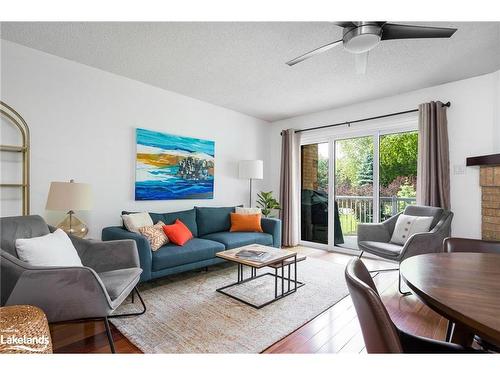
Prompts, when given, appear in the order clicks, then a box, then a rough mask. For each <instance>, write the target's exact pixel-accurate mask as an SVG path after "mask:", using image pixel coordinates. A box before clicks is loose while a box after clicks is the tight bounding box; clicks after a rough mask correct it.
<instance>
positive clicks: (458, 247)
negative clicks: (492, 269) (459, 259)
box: [443, 237, 500, 353]
mask: <svg viewBox="0 0 500 375" xmlns="http://www.w3.org/2000/svg"><path fill="white" fill-rule="evenodd" d="M443 251H444V252H445V253H490V254H492V253H493V254H500V242H498V241H484V240H476V239H472V238H459V237H448V238H445V240H444V241H443ZM452 332H453V322H451V321H450V322H448V329H447V330H446V341H450V339H451V334H452ZM476 341H477V342H478V343H479V344H480V345H481V346H482V347H483V348H485V349H488V350H492V351H495V352H497V353H498V352H500V348H499V347H498V346H496V345H494V344H491V343H489V342H487V341H485V340H482V339H481V338H480V337H477V336H476Z"/></svg>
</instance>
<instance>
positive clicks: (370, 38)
mask: <svg viewBox="0 0 500 375" xmlns="http://www.w3.org/2000/svg"><path fill="white" fill-rule="evenodd" d="M381 37H382V26H381V25H379V24H376V23H375V24H370V23H363V24H361V25H359V26H356V27H352V28H344V35H343V37H342V41H343V44H344V48H345V49H346V50H348V51H349V52H352V53H364V52H367V51H369V50H371V49H372V48H373V47H375V46H376V45H377V44H378V43H379V42H380V39H381Z"/></svg>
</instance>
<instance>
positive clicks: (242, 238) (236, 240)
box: [203, 232, 273, 249]
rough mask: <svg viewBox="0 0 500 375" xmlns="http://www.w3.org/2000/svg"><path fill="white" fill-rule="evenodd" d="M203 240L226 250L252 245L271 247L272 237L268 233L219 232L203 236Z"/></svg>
mask: <svg viewBox="0 0 500 375" xmlns="http://www.w3.org/2000/svg"><path fill="white" fill-rule="evenodd" d="M203 238H204V239H208V240H212V241H217V242H220V243H223V244H224V246H225V247H226V249H234V248H235V247H240V246H245V245H251V244H254V243H257V244H260V245H268V246H272V245H273V236H271V235H270V234H269V233H257V232H219V233H211V234H207V235H205V236H203Z"/></svg>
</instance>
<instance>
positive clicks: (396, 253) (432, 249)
mask: <svg viewBox="0 0 500 375" xmlns="http://www.w3.org/2000/svg"><path fill="white" fill-rule="evenodd" d="M403 213H404V214H405V215H412V216H432V217H433V218H434V220H433V221H432V223H431V227H430V231H429V232H426V233H415V234H414V235H413V236H411V237H410V238H408V240H407V241H406V243H405V244H404V246H402V245H398V244H394V243H391V242H390V241H391V237H392V233H393V232H394V227H395V226H396V221H397V220H398V217H399V215H400V214H401V213H399V214H397V215H395V216H393V217H391V218H389V219H387V220H386V221H384V222H382V223H378V224H358V248H359V250H361V254H360V255H359V257H360V258H361V256H362V255H363V253H364V252H367V253H370V254H374V255H377V256H379V257H381V258H384V259H388V260H392V261H395V262H398V265H399V263H401V262H402V261H403V260H405V259H406V258H410V257H412V256H415V255H419V254H427V253H438V252H442V251H443V241H444V239H445V238H446V237H449V236H450V232H451V221H452V219H453V213H452V212H451V211H447V210H444V209H442V208H439V207H429V206H407V207H406V208H405V210H404V212H403ZM398 268H399V267H398ZM399 292H400V293H401V294H405V293H403V292H402V291H401V277H399Z"/></svg>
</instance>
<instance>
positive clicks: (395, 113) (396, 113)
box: [281, 102, 451, 134]
mask: <svg viewBox="0 0 500 375" xmlns="http://www.w3.org/2000/svg"><path fill="white" fill-rule="evenodd" d="M450 105H451V103H450V102H447V103H444V104H443V105H442V107H449V106H450ZM412 112H418V109H410V110H408V111H402V112H394V113H389V114H387V115H381V116H375V117H367V118H363V119H360V120H354V121H344V122H339V123H337V124H330V125H321V126H315V127H313V128H307V129H300V130H296V131H295V133H302V132H308V131H311V130H318V129H324V128H331V127H334V126H341V125H351V124H356V123H358V122H364V121H370V120H377V119H379V118H384V117H391V116H398V115H404V114H406V113H412ZM281 134H283V132H281Z"/></svg>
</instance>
